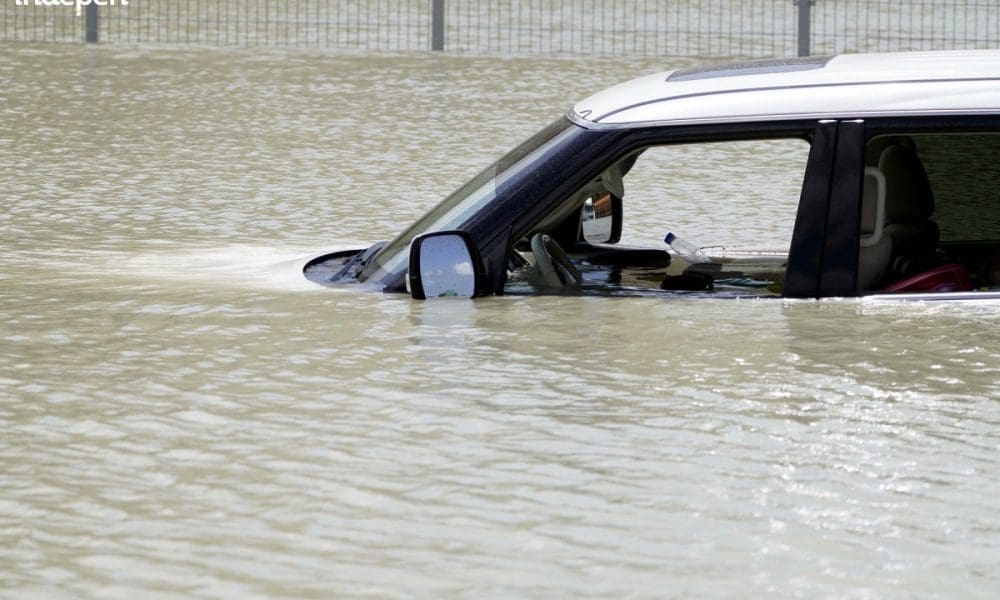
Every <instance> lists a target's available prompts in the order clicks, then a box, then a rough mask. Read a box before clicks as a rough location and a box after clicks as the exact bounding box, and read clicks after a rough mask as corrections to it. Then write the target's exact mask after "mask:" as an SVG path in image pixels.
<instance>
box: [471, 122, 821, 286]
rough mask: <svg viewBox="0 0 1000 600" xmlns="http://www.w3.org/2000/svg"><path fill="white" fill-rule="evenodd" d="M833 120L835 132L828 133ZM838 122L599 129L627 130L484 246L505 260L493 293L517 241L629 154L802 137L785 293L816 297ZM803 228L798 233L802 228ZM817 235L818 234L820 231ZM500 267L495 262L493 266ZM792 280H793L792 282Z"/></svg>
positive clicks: (500, 260) (502, 281)
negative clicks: (804, 150)
mask: <svg viewBox="0 0 1000 600" xmlns="http://www.w3.org/2000/svg"><path fill="white" fill-rule="evenodd" d="M830 123H832V124H833V127H834V130H833V132H832V133H831V132H825V130H827V129H829V128H830V125H829V124H830ZM836 124H837V122H836V121H829V120H821V121H818V120H816V119H803V120H784V121H763V122H737V123H733V122H727V123H710V124H680V125H678V124H651V125H649V126H644V127H635V126H628V127H621V126H617V127H608V126H597V127H595V129H615V130H619V131H621V132H624V135H622V136H620V137H619V138H617V139H615V140H614V141H613V143H611V144H609V145H608V146H607V147H606V148H605V149H604V152H601V153H596V154H593V155H592V156H591V157H590V158H589V160H587V161H585V162H584V163H583V164H580V165H577V166H576V168H575V169H574V170H573V172H574V174H575V175H574V176H571V177H568V178H566V180H565V181H564V182H563V183H562V184H561V185H559V186H557V187H556V188H555V189H554V190H553V191H552V192H551V193H549V194H547V195H546V196H545V197H544V198H542V199H540V200H539V201H538V202H537V203H536V204H535V206H534V207H532V210H530V211H527V212H526V213H524V214H522V215H520V217H519V218H518V219H516V220H515V222H514V223H512V225H511V228H510V230H509V231H507V232H506V235H505V236H504V240H503V244H502V245H500V244H498V243H497V240H494V241H493V243H492V244H491V245H490V246H489V247H487V248H485V249H483V250H482V254H483V256H484V257H485V256H494V257H495V258H494V261H493V264H494V265H502V267H503V268H501V269H499V270H500V271H502V276H501V277H498V276H497V275H498V273H496V272H494V273H491V275H492V277H491V279H492V285H491V293H493V294H497V295H500V294H502V293H503V288H504V285H505V284H506V272H507V269H506V265H507V264H508V261H509V259H510V256H511V254H512V253H513V252H514V244H515V243H516V242H517V240H519V239H521V238H522V237H523V236H524V235H525V234H526V233H528V232H529V231H530V230H531V228H532V227H534V226H535V225H536V224H537V223H538V222H540V221H541V220H542V219H543V218H544V217H545V216H546V215H548V214H549V213H550V212H551V211H553V210H555V209H556V208H557V207H558V206H559V204H560V203H561V202H563V201H564V200H565V198H566V197H567V196H569V195H572V194H574V193H575V192H576V191H577V190H579V189H580V188H581V187H582V186H584V185H585V184H586V183H587V182H589V181H591V180H593V179H594V178H595V177H597V176H598V175H599V174H600V173H601V172H603V171H604V170H606V169H607V168H609V167H610V166H612V165H614V164H616V163H617V162H618V161H620V160H622V159H624V158H625V157H627V156H628V155H630V154H632V153H635V152H637V151H640V150H643V149H645V148H648V147H651V146H660V145H670V144H694V143H712V142H727V141H747V140H767V139H802V140H804V141H806V142H807V143H809V144H810V149H809V156H808V158H807V161H806V169H805V172H804V173H803V181H802V185H801V187H800V197H799V203H798V209H797V213H796V220H795V225H794V227H793V233H792V242H791V246H790V248H789V263H788V265H789V266H788V268H787V269H786V276H785V277H786V279H785V290H784V291H783V294H782V296H783V297H811V298H815V297H818V290H819V279H820V274H821V266H822V265H821V262H820V258H821V256H822V247H821V246H817V245H816V244H815V241H816V240H817V239H820V240H822V239H823V237H824V236H825V229H826V224H827V219H826V215H827V211H828V205H829V202H830V194H829V187H830V173H829V168H830V166H831V165H833V164H834V162H835V150H836V146H835V144H834V143H820V144H817V141H822V140H823V139H825V138H827V137H830V136H831V135H833V136H834V139H835V136H836V129H835V128H836ZM800 230H801V231H802V232H803V233H798V232H799V231H800ZM817 234H818V235H817ZM495 268H496V267H495ZM789 279H791V280H790V281H789Z"/></svg>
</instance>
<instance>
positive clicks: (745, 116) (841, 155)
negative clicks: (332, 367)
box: [304, 50, 1000, 299]
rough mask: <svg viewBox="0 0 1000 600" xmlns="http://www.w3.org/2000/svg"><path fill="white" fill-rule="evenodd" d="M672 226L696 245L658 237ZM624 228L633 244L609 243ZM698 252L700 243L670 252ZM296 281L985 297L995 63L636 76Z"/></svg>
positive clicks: (863, 58)
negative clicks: (403, 224) (390, 234)
mask: <svg viewBox="0 0 1000 600" xmlns="http://www.w3.org/2000/svg"><path fill="white" fill-rule="evenodd" d="M720 214H724V215H726V217H725V218H718V215H720ZM626 216H628V218H626ZM678 216H683V220H684V222H685V223H687V222H692V223H694V222H697V223H699V224H700V226H701V227H703V228H704V229H705V230H706V231H705V232H699V231H694V230H689V229H690V227H689V226H688V228H687V229H684V231H677V229H676V228H672V227H670V226H668V225H667V224H668V223H671V222H677V221H676V218H677V217H678ZM633 217H634V218H633ZM650 223H652V224H654V226H652V227H650V226H649V224H650ZM636 228H638V229H642V228H646V229H659V231H648V232H643V231H635V229H636ZM671 229H674V231H670V230H671ZM625 230H627V231H628V232H629V234H630V235H629V237H630V238H632V237H637V238H640V239H644V240H649V241H645V242H643V243H640V244H634V243H629V244H628V245H626V244H623V243H622V238H623V231H625ZM664 234H667V235H666V237H664ZM703 235H711V237H712V239H711V245H709V246H699V245H698V244H694V243H691V242H684V241H683V238H691V239H692V240H702V239H704V238H703V237H702V236H703ZM720 237H721V238H723V239H716V238H720ZM660 240H664V241H665V242H666V243H664V241H660ZM755 246H763V247H755ZM304 272H305V275H306V277H307V278H309V279H310V280H312V281H315V282H317V283H321V284H324V285H350V284H360V285H364V286H366V287H368V288H373V289H377V290H382V291H385V292H409V293H410V294H412V295H413V296H414V297H415V298H428V297H441V296H466V297H473V296H484V295H497V294H504V293H552V292H556V293H597V294H612V295H685V296H689V295H692V294H694V295H705V296H716V297H719V296H736V297H747V296H751V297H758V296H760V297H786V298H824V297H845V296H888V295H892V296H895V297H906V298H910V299H912V298H920V299H967V298H977V299H981V298H1000V51H989V50H984V51H958V52H923V53H899V54H869V55H864V54H858V55H841V56H833V57H809V58H797V59H787V60H765V61H750V62H738V63H728V64H720V65H714V66H700V67H695V68H684V69H678V70H673V71H667V72H663V73H657V74H655V75H650V76H648V77H643V78H640V79H636V80H634V81H631V82H628V83H624V84H621V85H618V86H615V87H611V88H609V89H607V90H605V91H602V92H599V93H597V94H595V95H593V96H591V97H590V98H587V99H586V100H583V101H582V102H580V103H578V104H577V105H575V106H574V107H573V108H572V109H571V110H570V111H569V112H568V114H566V115H565V116H564V117H561V118H559V119H557V120H556V121H555V122H553V123H552V124H550V125H549V126H548V127H546V128H544V129H543V130H541V131H539V132H538V133H537V134H535V135H534V136H532V137H531V138H530V139H528V140H527V141H525V142H524V143H522V144H521V145H520V146H518V147H516V148H515V149H513V150H512V151H511V152H510V153H508V154H507V155H506V156H504V157H502V158H501V159H500V160H498V161H497V162H495V163H494V164H492V165H491V166H490V167H488V168H487V169H486V170H484V171H483V172H482V173H480V174H479V175H477V176H476V177H475V178H473V179H472V180H471V181H469V182H468V183H466V184H465V185H464V186H462V187H461V188H460V189H458V190H457V191H456V192H455V193H453V194H452V195H450V196H449V197H448V198H446V199H445V200H444V201H442V202H441V203H440V204H438V205H437V206H435V207H434V208H433V209H431V210H430V211H429V212H428V213H427V214H425V215H424V216H423V217H421V218H420V219H419V220H418V221H417V222H416V223H414V224H413V225H412V226H410V227H409V228H407V229H406V230H405V231H403V232H402V233H400V234H399V235H398V236H396V238H395V239H393V240H392V241H389V242H387V243H386V242H381V243H377V244H374V245H372V246H371V247H369V248H367V249H359V250H352V251H344V252H337V253H333V254H327V255H324V256H320V257H317V258H315V259H313V260H311V261H309V262H308V263H307V264H306V266H305V270H304ZM900 295H905V296H900Z"/></svg>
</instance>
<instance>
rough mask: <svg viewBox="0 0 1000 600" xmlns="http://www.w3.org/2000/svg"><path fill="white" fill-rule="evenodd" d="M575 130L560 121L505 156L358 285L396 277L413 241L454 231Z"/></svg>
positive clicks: (420, 224)
mask: <svg viewBox="0 0 1000 600" xmlns="http://www.w3.org/2000/svg"><path fill="white" fill-rule="evenodd" d="M571 127H575V125H573V124H572V123H571V122H570V121H569V119H567V118H566V117H560V118H559V119H557V120H555V121H553V122H552V123H551V124H550V125H549V126H548V127H546V128H544V129H542V130H541V131H539V132H538V133H536V134H535V135H533V136H532V137H530V138H528V139H527V140H526V141H524V142H523V143H521V144H520V145H519V146H517V147H516V148H514V149H513V150H511V151H510V152H509V153H507V154H506V155H505V156H503V158H501V159H500V160H498V161H496V162H495V163H493V164H492V165H490V166H489V167H487V168H486V169H484V170H483V171H482V172H481V173H480V174H479V175H477V176H476V177H474V178H473V179H472V180H470V181H469V182H468V183H466V184H465V185H464V186H462V187H461V188H459V189H458V190H457V191H455V192H454V193H452V194H451V195H450V196H448V197H447V198H445V199H444V200H443V201H442V202H441V203H440V204H438V205H437V206H436V207H434V208H433V209H432V210H431V211H430V212H428V213H427V214H426V215H424V216H423V217H421V218H420V220H418V221H417V222H416V223H414V224H413V225H412V226H410V227H409V228H408V229H406V230H405V231H403V233H401V234H399V236H397V237H396V238H395V239H394V240H392V241H391V242H389V243H388V244H386V246H385V248H383V249H382V251H381V252H379V253H378V254H377V255H375V256H374V257H373V258H372V261H371V262H370V263H369V264H368V265H367V266H366V267H365V268H364V269H363V270H362V271H361V273H360V274H359V276H358V279H359V280H360V281H378V280H381V279H383V278H385V277H386V276H388V275H390V274H393V273H397V272H398V271H399V270H400V269H401V268H403V267H404V265H406V263H407V260H408V258H409V254H408V252H407V250H408V249H409V246H410V242H411V241H412V240H413V238H414V237H416V236H418V235H421V234H424V233H428V232H431V231H442V230H447V229H457V228H459V227H461V226H462V225H463V224H464V223H465V222H466V221H467V220H468V219H469V218H470V217H472V216H473V215H474V214H476V213H477V212H478V211H479V210H480V209H481V208H482V207H484V206H486V205H487V204H489V203H490V202H492V201H493V199H494V198H496V193H497V189H498V188H500V187H502V185H503V183H504V182H505V181H507V180H509V179H510V178H511V177H513V176H514V175H516V174H517V173H518V172H519V171H520V170H521V169H522V168H523V167H524V166H526V165H529V164H531V162H532V159H531V157H532V155H534V154H536V153H539V152H544V151H545V148H547V147H548V146H550V145H552V144H556V143H558V141H559V139H560V134H561V133H564V132H565V131H566V130H567V129H569V128H571Z"/></svg>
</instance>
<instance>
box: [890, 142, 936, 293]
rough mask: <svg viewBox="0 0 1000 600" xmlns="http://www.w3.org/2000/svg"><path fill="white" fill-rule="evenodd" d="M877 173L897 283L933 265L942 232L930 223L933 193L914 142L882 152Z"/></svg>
mask: <svg viewBox="0 0 1000 600" xmlns="http://www.w3.org/2000/svg"><path fill="white" fill-rule="evenodd" d="M878 169H879V171H881V172H882V174H883V175H884V176H885V223H886V225H885V235H888V236H889V237H890V238H891V239H892V258H891V263H890V268H891V270H892V274H893V275H894V276H895V277H896V278H897V279H898V278H901V277H908V276H911V275H913V274H914V273H916V272H918V271H921V270H924V269H927V268H929V267H931V266H932V263H933V262H934V256H935V250H936V248H937V243H938V239H939V238H940V230H939V229H938V226H937V224H936V223H935V222H934V221H932V220H931V219H930V217H931V215H932V214H933V213H934V192H933V190H932V189H931V184H930V180H929V179H928V178H927V171H925V170H924V166H923V164H922V163H921V162H920V158H919V157H918V156H917V151H916V146H915V144H913V142H912V141H909V140H907V141H906V142H903V141H900V142H897V143H893V144H891V145H889V146H888V147H886V148H885V150H883V151H882V154H881V156H880V157H879V159H878Z"/></svg>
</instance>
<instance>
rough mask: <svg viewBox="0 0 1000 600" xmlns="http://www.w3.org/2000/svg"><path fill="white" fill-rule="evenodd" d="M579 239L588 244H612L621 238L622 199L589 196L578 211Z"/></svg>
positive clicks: (611, 196) (607, 196) (610, 195)
mask: <svg viewBox="0 0 1000 600" xmlns="http://www.w3.org/2000/svg"><path fill="white" fill-rule="evenodd" d="M580 238H581V239H582V240H583V241H585V242H587V243H588V244H614V243H617V242H618V241H619V240H621V238H622V199H621V198H619V197H618V196H615V195H614V194H603V195H601V196H591V197H589V198H587V199H586V200H584V201H583V208H581V209H580Z"/></svg>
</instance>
